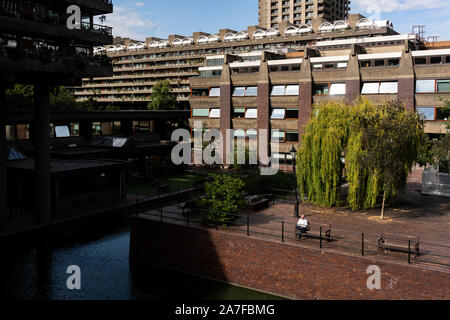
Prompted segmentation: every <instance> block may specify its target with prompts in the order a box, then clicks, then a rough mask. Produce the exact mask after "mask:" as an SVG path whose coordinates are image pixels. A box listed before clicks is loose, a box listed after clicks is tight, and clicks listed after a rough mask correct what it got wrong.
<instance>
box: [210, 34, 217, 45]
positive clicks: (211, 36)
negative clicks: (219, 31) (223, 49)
mask: <svg viewBox="0 0 450 320" xmlns="http://www.w3.org/2000/svg"><path fill="white" fill-rule="evenodd" d="M219 41H220V38H219V36H218V35H216V34H212V35H210V36H209V37H208V43H214V42H219Z"/></svg>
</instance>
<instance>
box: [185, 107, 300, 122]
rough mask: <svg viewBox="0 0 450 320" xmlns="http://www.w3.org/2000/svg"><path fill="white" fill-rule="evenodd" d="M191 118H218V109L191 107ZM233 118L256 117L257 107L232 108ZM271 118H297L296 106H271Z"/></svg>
mask: <svg viewBox="0 0 450 320" xmlns="http://www.w3.org/2000/svg"><path fill="white" fill-rule="evenodd" d="M192 117H193V118H210V119H219V118H220V109H219V108H193V109H192ZM233 118H234V119H241V118H244V119H257V118H258V109H257V108H234V109H233ZM270 119H272V120H284V119H298V107H287V108H273V109H272V113H271V116H270Z"/></svg>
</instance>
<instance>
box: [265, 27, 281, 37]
mask: <svg viewBox="0 0 450 320" xmlns="http://www.w3.org/2000/svg"><path fill="white" fill-rule="evenodd" d="M279 35H280V32H279V31H278V30H276V29H273V28H270V29H269V30H267V31H266V37H276V36H279Z"/></svg>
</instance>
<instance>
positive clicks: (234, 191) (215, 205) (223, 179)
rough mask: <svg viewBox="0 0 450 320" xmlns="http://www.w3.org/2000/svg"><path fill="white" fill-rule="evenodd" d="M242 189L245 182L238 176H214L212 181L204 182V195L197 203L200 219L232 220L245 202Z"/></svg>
mask: <svg viewBox="0 0 450 320" xmlns="http://www.w3.org/2000/svg"><path fill="white" fill-rule="evenodd" d="M244 190H245V183H244V181H243V180H242V179H240V178H238V177H233V176H230V175H225V174H222V175H216V176H214V180H213V181H212V182H210V183H206V184H205V192H206V194H205V197H204V198H202V199H200V200H199V201H198V203H197V206H198V207H199V209H200V210H201V212H202V220H203V221H204V222H212V223H214V224H218V223H224V222H227V221H233V220H234V219H235V218H236V215H237V214H238V213H239V210H240V209H241V208H242V207H243V205H244V204H245V199H244Z"/></svg>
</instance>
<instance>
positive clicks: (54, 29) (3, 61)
mask: <svg viewBox="0 0 450 320" xmlns="http://www.w3.org/2000/svg"><path fill="white" fill-rule="evenodd" d="M71 5H77V6H79V8H80V9H81V17H82V20H81V25H80V26H81V28H80V29H74V30H69V29H68V27H67V18H68V17H69V14H67V9H68V7H69V6H71ZM112 11H113V5H112V3H111V0H60V1H50V0H28V1H24V0H14V1H12V0H1V1H0V30H1V31H0V130H1V131H2V132H3V133H2V134H1V135H0V154H1V155H3V156H2V157H0V183H1V186H0V228H4V227H5V224H6V222H7V220H8V218H9V216H8V212H9V210H8V209H9V208H8V203H7V202H8V198H9V196H13V197H14V196H17V194H19V193H16V192H15V191H14V190H15V188H13V187H11V186H10V185H7V181H8V176H7V166H8V168H10V167H11V166H14V165H16V166H18V167H20V165H18V164H17V163H15V161H19V162H20V161H21V159H20V158H21V157H20V156H18V153H17V154H16V153H14V152H13V153H12V155H13V156H12V157H11V158H9V159H10V160H11V161H12V162H14V163H12V162H11V161H9V160H8V161H7V158H6V157H5V155H7V154H8V153H9V154H11V151H10V150H8V149H7V141H6V135H5V134H4V133H5V132H6V128H5V125H6V110H5V96H6V95H5V90H6V89H7V88H9V87H11V86H12V85H14V84H31V85H34V115H33V126H32V128H31V130H32V134H31V136H32V145H33V149H32V156H33V157H32V158H30V159H27V160H26V161H27V164H26V166H25V167H26V168H25V167H22V169H23V170H27V171H29V172H31V173H32V174H31V177H32V183H31V184H24V183H21V182H20V181H19V180H18V181H14V183H17V184H16V187H17V188H22V189H23V190H27V191H26V192H27V193H28V194H31V195H33V196H34V197H33V200H32V201H33V209H34V213H35V216H34V218H35V219H34V222H35V223H50V221H51V220H52V206H53V204H52V197H51V195H52V171H54V170H58V171H61V170H62V171H64V164H62V165H60V166H57V168H56V167H55V166H56V164H55V163H54V162H52V160H51V157H50V135H49V128H50V103H49V93H50V90H51V87H52V86H60V85H80V84H81V79H82V78H83V77H90V76H93V75H97V76H98V75H104V76H108V75H111V74H112V68H111V65H110V60H109V59H108V58H107V57H99V56H95V57H94V56H93V55H92V52H93V46H99V45H106V44H109V43H112V41H113V37H112V29H111V28H108V27H106V26H103V25H95V24H94V23H93V20H94V16H97V15H103V14H108V13H112ZM14 155H16V156H14ZM55 168H56V169H55ZM18 170H20V168H18ZM8 171H9V169H8Z"/></svg>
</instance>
